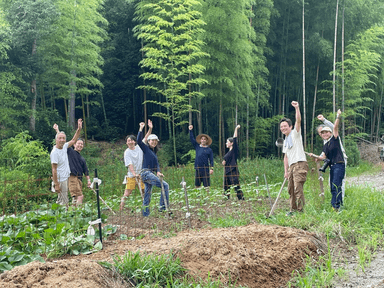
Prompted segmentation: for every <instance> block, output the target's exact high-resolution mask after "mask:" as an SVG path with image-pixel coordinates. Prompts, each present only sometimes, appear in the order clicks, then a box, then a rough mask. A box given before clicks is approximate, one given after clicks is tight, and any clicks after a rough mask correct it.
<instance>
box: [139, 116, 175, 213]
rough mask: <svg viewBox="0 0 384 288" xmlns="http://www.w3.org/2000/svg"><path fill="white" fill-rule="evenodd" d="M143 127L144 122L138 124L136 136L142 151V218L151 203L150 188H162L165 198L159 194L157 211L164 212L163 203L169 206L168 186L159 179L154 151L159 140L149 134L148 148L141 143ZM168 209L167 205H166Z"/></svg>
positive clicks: (161, 175) (157, 163)
mask: <svg viewBox="0 0 384 288" xmlns="http://www.w3.org/2000/svg"><path fill="white" fill-rule="evenodd" d="M149 121H150V120H148V122H149ZM144 126H145V123H144V122H141V123H140V129H139V133H138V134H137V145H139V147H140V148H141V150H142V151H143V156H144V159H143V166H142V168H143V169H142V170H141V173H140V177H141V180H142V181H143V182H144V185H145V192H144V200H143V216H145V217H146V216H149V214H150V210H149V204H150V203H151V193H152V186H156V187H159V188H161V185H163V187H164V194H165V198H166V199H164V197H163V193H161V194H160V207H159V211H164V210H165V202H164V201H167V203H168V204H169V185H168V183H167V182H165V181H162V183H161V180H160V179H159V177H164V175H163V174H162V173H161V171H160V165H159V161H158V159H157V156H156V153H155V152H154V149H155V148H156V146H157V144H158V143H159V138H158V137H157V136H156V135H155V134H151V135H149V136H148V146H147V145H145V144H144V143H143V141H142V140H143V128H144ZM167 206H168V207H169V205H167Z"/></svg>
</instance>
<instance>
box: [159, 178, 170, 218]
mask: <svg viewBox="0 0 384 288" xmlns="http://www.w3.org/2000/svg"><path fill="white" fill-rule="evenodd" d="M160 185H161V194H162V195H163V199H164V204H165V210H166V211H167V212H168V215H169V218H171V215H172V212H171V211H170V210H169V207H168V201H167V197H165V191H164V185H163V176H160Z"/></svg>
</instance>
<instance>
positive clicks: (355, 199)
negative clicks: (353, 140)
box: [2, 147, 384, 287]
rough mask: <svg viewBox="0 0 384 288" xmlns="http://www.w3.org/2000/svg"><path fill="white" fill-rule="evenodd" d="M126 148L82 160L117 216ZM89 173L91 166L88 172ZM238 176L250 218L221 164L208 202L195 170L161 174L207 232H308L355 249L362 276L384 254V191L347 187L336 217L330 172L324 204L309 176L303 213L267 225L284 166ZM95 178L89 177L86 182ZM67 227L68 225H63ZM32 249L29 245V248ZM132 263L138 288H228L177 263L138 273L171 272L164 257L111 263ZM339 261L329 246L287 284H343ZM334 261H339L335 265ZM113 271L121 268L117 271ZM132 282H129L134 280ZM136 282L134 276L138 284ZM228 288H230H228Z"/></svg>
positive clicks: (363, 167) (260, 165)
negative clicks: (252, 226)
mask: <svg viewBox="0 0 384 288" xmlns="http://www.w3.org/2000/svg"><path fill="white" fill-rule="evenodd" d="M124 148H125V147H122V148H121V151H117V152H116V151H115V152H114V153H107V154H106V155H105V156H104V159H100V158H98V156H99V154H98V153H97V151H96V149H93V150H92V149H90V151H89V154H88V157H90V158H89V159H87V161H88V164H91V165H92V166H93V168H95V167H97V168H98V177H99V178H100V179H102V180H103V183H102V184H101V186H100V194H101V196H102V197H103V198H104V199H105V200H107V202H108V205H110V206H111V207H112V208H113V209H114V210H116V211H117V210H118V208H119V204H120V198H121V196H122V194H123V191H124V186H123V185H122V181H123V177H124V175H125V174H126V168H125V167H124V164H123V162H122V153H123V151H124ZM309 164H310V166H311V167H314V163H313V162H310V163H309ZM89 166H90V165H89ZM92 166H90V168H91V167H92ZM91 169H92V168H91ZM239 170H240V175H241V177H240V184H241V187H242V190H243V192H244V195H245V197H246V202H247V203H248V204H249V205H255V207H257V209H253V210H252V211H248V212H247V213H245V212H243V211H241V209H240V208H239V207H240V206H239V202H238V201H237V199H234V193H232V198H231V200H224V199H225V197H224V196H223V189H222V180H223V177H222V175H223V173H222V172H223V170H222V166H221V165H220V164H219V163H216V165H215V172H214V175H213V177H212V186H211V190H210V194H209V195H207V193H206V191H205V190H204V189H196V188H194V169H193V165H186V166H182V167H177V168H175V167H169V168H164V169H163V170H162V171H163V173H164V175H165V180H166V181H167V182H168V184H169V185H170V189H171V190H170V199H171V208H172V205H177V206H178V207H182V208H181V210H182V211H183V212H186V207H185V199H184V191H183V190H182V188H181V186H180V182H181V179H182V177H184V178H185V180H186V182H187V186H188V197H189V204H190V209H191V210H192V211H193V213H194V216H195V217H199V219H200V220H202V221H207V222H209V223H210V226H212V227H234V226H244V225H247V224H249V223H252V222H257V223H261V224H266V225H270V224H276V225H280V226H289V227H296V228H299V229H304V230H306V231H309V232H316V233H318V234H323V235H325V236H326V237H327V238H328V239H329V240H332V241H331V242H332V243H337V242H340V241H342V242H344V243H345V244H346V245H347V246H348V249H350V250H352V251H353V252H354V253H355V255H356V256H358V263H359V267H360V269H361V270H362V271H364V270H365V269H366V267H367V266H368V265H369V263H370V261H371V259H372V257H373V255H374V254H375V251H376V250H377V249H378V248H379V247H383V243H384V241H383V240H384V237H383V223H384V195H383V193H382V192H378V191H375V190H372V189H370V188H367V187H352V188H351V187H350V188H347V190H346V198H345V201H344V207H343V209H342V211H341V212H340V213H335V212H333V211H332V209H331V205H330V200H331V195H330V192H329V187H328V184H327V183H328V175H329V169H328V171H327V172H326V173H325V175H324V177H325V180H324V186H325V187H324V189H325V197H324V199H323V198H320V197H319V193H320V191H319V181H318V179H317V172H316V171H313V172H311V171H310V172H309V173H308V178H307V182H306V183H305V186H304V193H305V199H306V205H305V212H304V213H303V214H296V215H295V216H294V217H291V218H288V217H286V216H285V213H286V212H287V210H286V209H284V208H278V209H277V210H276V211H275V214H274V216H272V217H271V218H266V214H267V213H268V212H269V210H270V202H269V200H268V193H267V185H266V183H265V180H264V174H265V175H266V178H267V181H268V188H269V190H270V195H271V197H272V199H273V201H274V200H275V198H276V196H277V194H278V191H279V189H280V186H281V184H282V181H283V171H284V168H283V162H282V160H281V159H276V158H270V159H263V158H257V159H253V160H250V161H240V163H239ZM380 170H381V167H373V166H372V165H371V164H370V163H368V162H364V161H362V162H361V163H360V166H358V167H347V175H348V177H354V176H358V175H361V174H364V173H370V174H371V173H375V172H379V171H380ZM92 177H93V175H92V176H91V178H92ZM256 177H258V178H259V181H258V185H257V183H256V181H255V179H256ZM10 187H11V186H10ZM156 189H157V190H156ZM158 192H159V190H158V188H155V189H154V193H153V196H152V201H151V206H152V207H151V210H152V211H153V214H151V217H158V214H156V209H155V206H156V205H157V203H158V200H159V195H160V193H158ZM4 195H5V194H4ZM85 196H86V197H85V202H94V200H95V197H96V196H95V195H94V194H93V192H90V191H89V190H85ZM287 199H288V193H287V190H286V187H285V188H284V190H283V192H282V194H281V199H280V200H279V203H282V202H287ZM3 200H4V201H6V200H7V199H6V198H3ZM44 201H45V202H46V199H44ZM229 201H230V202H229ZM225 205H228V206H230V207H231V208H232V210H230V211H229V212H228V213H221V212H220V211H217V210H219V209H215V207H224V206H225ZM256 205H257V206H256ZM7 206H9V205H7ZM126 206H127V208H131V209H132V210H134V211H136V212H140V208H141V197H140V196H139V194H138V193H137V191H136V192H134V193H133V194H132V195H131V196H130V199H129V201H126ZM237 208H239V209H237ZM152 215H153V216H152ZM67 221H70V220H69V219H67ZM3 226H4V224H3ZM13 229H14V228H13ZM177 229H179V228H177ZM177 229H176V230H177ZM180 229H181V228H180ZM14 230H15V229H14ZM176 230H172V231H169V233H162V234H161V235H160V234H159V235H157V236H161V237H171V236H173V235H175V233H176V232H177V231H176ZM16 232H17V231H15V235H16V236H15V239H16V237H17V235H18V234H17V233H16ZM75 232H76V231H75ZM158 233H161V232H158ZM20 235H22V234H20ZM23 235H24V234H23ZM74 236H76V235H74ZM23 237H24V236H23ZM32 237H33V236H32ZM5 239H8V238H4V237H3V238H2V240H3V242H4V241H5ZM16 240H17V239H16ZM12 241H13V240H12ZM30 242H31V243H33V241H30ZM54 247H58V248H59V249H58V250H57V251H56V250H54V249H52V252H51V253H59V255H60V253H62V249H61V248H60V245H59V243H53V244H52V248H54ZM44 248H45V247H44ZM4 253H8V252H4ZM16 256H17V255H16ZM7 257H8V258H10V257H15V255H11V254H9V255H8V254H7ZM17 257H19V256H17ZM20 257H21V256H20ZM20 257H19V258H20ZM132 257H133V258H135V260H134V261H137V263H136V264H135V265H137V266H135V267H136V268H134V267H133V268H132V267H131V268H129V269H130V271H133V272H131V273H133V274H132V275H137V273H139V272H138V271H136V270H141V272H140V273H141V274H140V275H139V276H140V277H142V280H140V281H141V282H140V283H142V284H141V285H142V286H141V287H156V286H155V285H156V284H154V283H155V279H158V278H159V277H162V278H164V279H165V282H164V283H163V284H162V285H163V286H164V287H225V286H224V285H223V283H221V282H220V281H219V280H213V279H211V278H208V279H193V278H191V277H189V276H188V274H185V271H183V270H182V269H181V268H180V267H179V266H178V267H176V266H177V265H179V263H178V262H177V261H176V260H175V261H173V262H175V263H172V265H173V264H175V265H176V264H177V265H176V266H172V265H171V266H170V267H166V268H164V269H165V270H161V269H160V268H159V269H156V271H151V272H149V271H148V273H147V272H145V273H144V272H143V271H146V269H145V267H148V265H152V264H148V263H152V262H153V261H157V262H159V261H160V262H161V261H162V263H163V264H164V266H168V265H170V264H169V258H166V256H164V257H165V258H164V259H160V260H159V258H155V260H153V259H152V258H153V256H151V257H150V256H149V255H138V256H137V255H133V254H131V255H129V256H124V257H122V258H116V260H115V262H114V264H113V265H115V266H116V268H115V269H117V270H119V269H123V270H124V271H125V269H126V268H121V267H126V265H128V264H127V263H125V262H132V261H133V260H132V259H131V258H132ZM169 257H171V256H169ZM337 257H339V256H338V255H336V252H335V251H333V250H332V247H331V246H330V245H329V250H328V253H327V254H326V255H323V256H322V257H321V258H320V259H319V260H318V261H313V260H311V259H307V262H306V267H305V268H304V269H303V271H296V272H297V273H294V274H293V275H292V280H291V281H290V282H289V284H288V285H290V286H291V287H326V286H331V285H332V282H333V281H334V279H335V278H336V277H344V276H343V275H344V274H345V271H344V270H343V269H341V268H335V267H334V265H333V264H334V262H335V261H336V259H337ZM167 259H168V260H167ZM139 260H140V261H141V262H140V261H139ZM28 261H29V260H28ZM151 261H152V262H151ZM167 261H168V262H167ZM338 262H340V261H339V260H338ZM131 264H132V263H131ZM131 264H129V265H131ZM132 265H133V264H132ZM118 267H120V268H119V269H118ZM127 269H128V268H127ZM4 270H5V269H4ZM160 270H161V271H160ZM135 271H136V272H135ZM124 273H125V272H124ZM134 273H136V274H134ZM151 273H154V274H151ZM127 275H128V274H127ZM129 275H131V274H129ZM132 275H131V276H126V277H131V278H132V277H133V276H132ZM139 276H135V277H136V278H137V279H138V277H139ZM147 276H148V277H149V278H148V279H147V278H145V277H147ZM202 283H204V284H202ZM146 285H147V286H146ZM225 285H227V286H226V287H228V284H225ZM230 286H233V287H235V286H236V283H235V282H234V283H231V284H230Z"/></svg>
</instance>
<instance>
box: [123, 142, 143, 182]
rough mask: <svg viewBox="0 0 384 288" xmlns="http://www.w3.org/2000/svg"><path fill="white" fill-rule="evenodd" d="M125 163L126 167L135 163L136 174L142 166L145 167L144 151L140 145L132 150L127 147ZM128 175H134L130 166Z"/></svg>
mask: <svg viewBox="0 0 384 288" xmlns="http://www.w3.org/2000/svg"><path fill="white" fill-rule="evenodd" d="M124 164H125V166H126V167H128V166H129V165H133V169H134V171H135V173H136V175H138V174H139V172H140V170H141V168H142V167H143V151H141V149H140V147H139V146H138V145H136V146H135V149H133V150H131V149H129V148H127V149H126V150H125V152H124ZM128 177H133V174H132V172H131V170H130V169H129V167H128Z"/></svg>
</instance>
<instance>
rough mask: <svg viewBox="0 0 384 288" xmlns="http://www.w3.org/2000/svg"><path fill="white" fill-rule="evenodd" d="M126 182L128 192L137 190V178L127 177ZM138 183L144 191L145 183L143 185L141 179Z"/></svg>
mask: <svg viewBox="0 0 384 288" xmlns="http://www.w3.org/2000/svg"><path fill="white" fill-rule="evenodd" d="M125 181H126V182H127V184H126V185H125V189H126V190H133V189H135V187H136V185H137V183H136V179H135V177H127V176H126V179H125ZM137 181H138V182H139V183H140V186H141V189H142V190H144V183H143V181H141V179H139V180H137ZM137 187H139V186H137ZM139 188H140V187H139Z"/></svg>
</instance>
